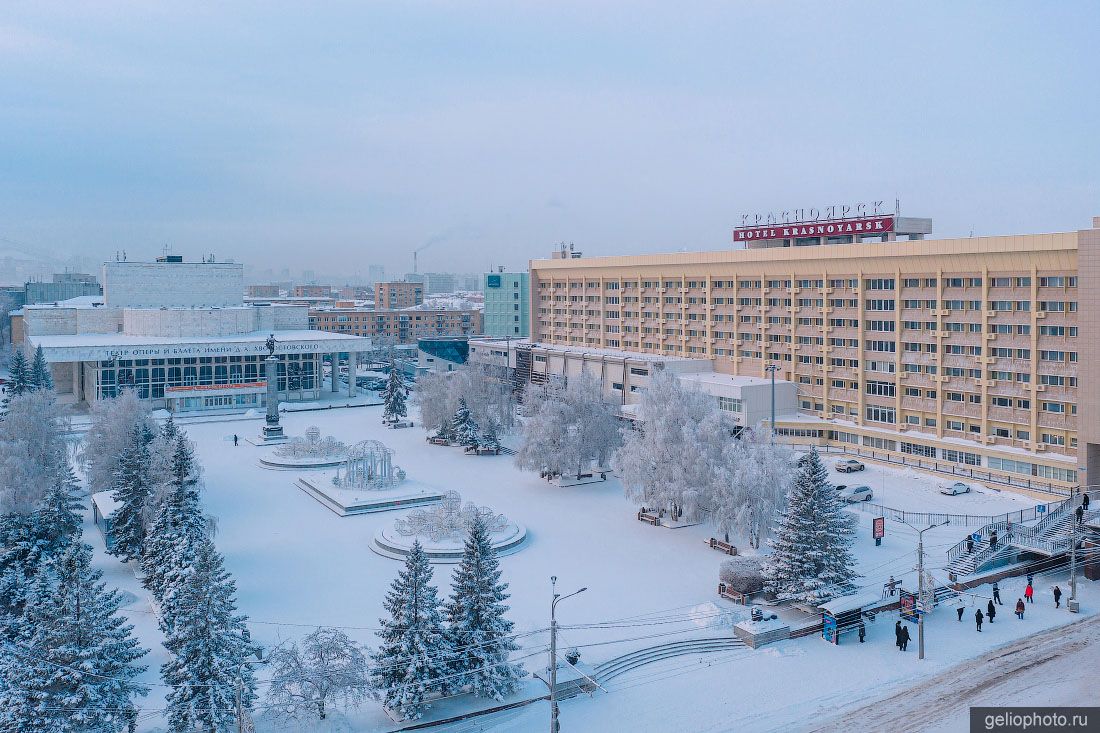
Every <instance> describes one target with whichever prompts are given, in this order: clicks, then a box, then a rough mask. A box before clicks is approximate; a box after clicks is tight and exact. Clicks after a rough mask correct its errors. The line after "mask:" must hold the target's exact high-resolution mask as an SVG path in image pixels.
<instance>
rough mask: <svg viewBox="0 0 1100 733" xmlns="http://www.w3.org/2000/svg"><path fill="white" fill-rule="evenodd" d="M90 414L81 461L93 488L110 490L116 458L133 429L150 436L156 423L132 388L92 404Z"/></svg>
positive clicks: (129, 439) (130, 436)
mask: <svg viewBox="0 0 1100 733" xmlns="http://www.w3.org/2000/svg"><path fill="white" fill-rule="evenodd" d="M91 413H92V426H91V428H89V430H88V433H87V434H86V435H85V436H84V445H83V447H82V448H81V451H80V460H81V462H82V464H83V467H84V475H85V476H86V477H87V479H88V485H89V486H90V487H91V489H92V491H93V492H96V491H109V490H110V489H111V488H113V486H114V482H115V471H116V470H117V469H118V460H119V457H120V456H122V453H123V452H124V451H125V450H126V449H127V448H129V447H130V445H131V444H132V441H133V434H134V429H135V428H138V429H140V430H141V431H142V433H143V434H146V435H150V436H152V435H155V434H156V423H155V422H153V417H152V414H151V413H150V410H149V405H148V404H147V403H145V402H143V401H142V400H141V399H140V398H139V397H138V394H137V392H135V391H134V390H132V389H125V390H123V391H122V392H121V393H120V394H119V395H118V396H117V397H112V398H111V399H107V400H100V401H99V402H95V403H93V404H92V408H91Z"/></svg>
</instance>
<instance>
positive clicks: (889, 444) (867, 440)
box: [863, 435, 898, 450]
mask: <svg viewBox="0 0 1100 733" xmlns="http://www.w3.org/2000/svg"><path fill="white" fill-rule="evenodd" d="M863 445H865V446H867V447H868V448H875V449H877V450H897V449H898V444H897V442H896V441H893V440H888V439H886V438H872V437H871V436H869V435H864V436H863Z"/></svg>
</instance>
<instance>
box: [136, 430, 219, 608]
mask: <svg viewBox="0 0 1100 733" xmlns="http://www.w3.org/2000/svg"><path fill="white" fill-rule="evenodd" d="M208 529H209V526H208V522H207V520H206V517H205V516H204V515H203V511H202V502H201V500H200V497H199V479H198V468H197V466H196V465H195V458H194V451H193V449H192V447H191V441H189V440H188V439H187V436H186V435H185V434H183V433H179V434H178V435H177V438H176V450H175V452H174V454H173V456H172V463H171V468H170V484H169V486H168V487H167V492H166V495H165V497H164V499H163V501H162V502H161V504H160V506H159V509H158V512H157V515H156V518H155V519H154V520H153V523H152V525H151V526H150V528H149V531H148V533H147V535H146V539H145V545H144V548H143V551H142V559H141V566H142V570H143V571H144V573H145V579H144V583H145V587H146V588H148V589H149V592H150V593H152V594H153V597H154V598H155V599H156V600H157V602H158V603H159V604H160V608H161V622H162V624H163V625H164V627H165V628H166V629H169V630H170V629H171V628H172V627H173V626H174V624H175V623H176V622H177V620H178V618H179V611H178V609H177V605H178V602H179V595H180V593H182V588H183V586H184V583H185V581H186V579H187V578H188V576H189V575H190V574H191V573H192V571H193V566H194V563H195V557H196V553H197V552H198V550H199V548H201V547H202V545H203V542H204V541H205V540H207V539H208V538H207V535H208Z"/></svg>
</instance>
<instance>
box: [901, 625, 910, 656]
mask: <svg viewBox="0 0 1100 733" xmlns="http://www.w3.org/2000/svg"><path fill="white" fill-rule="evenodd" d="M907 646H909V627H908V626H902V627H901V650H902V651H905V648H906V647H907Z"/></svg>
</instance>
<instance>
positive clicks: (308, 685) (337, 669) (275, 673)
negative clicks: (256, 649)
mask: <svg viewBox="0 0 1100 733" xmlns="http://www.w3.org/2000/svg"><path fill="white" fill-rule="evenodd" d="M268 662H269V666H270V667H271V683H270V685H269V687H268V692H267V702H268V708H269V709H270V710H271V711H272V714H273V715H274V717H277V718H294V719H301V718H317V719H319V720H324V719H325V718H326V717H327V716H328V711H329V708H330V707H331V706H333V705H338V704H340V705H344V706H354V707H357V706H359V705H360V704H362V703H363V701H364V700H366V699H367V697H368V694H369V688H370V675H369V670H368V668H367V658H366V656H365V655H364V654H363V652H362V650H361V649H360V648H359V645H358V644H356V643H355V642H354V641H352V640H351V639H350V638H348V635H347V634H345V633H344V632H343V631H340V630H339V629H328V628H320V629H317V630H316V631H314V632H313V633H311V634H310V635H309V636H307V637H306V638H305V639H303V640H302V645H301V647H299V646H298V644H291V645H290V646H286V647H280V648H278V649H275V650H274V651H273V652H272V653H271V655H270V656H269V657H268Z"/></svg>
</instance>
